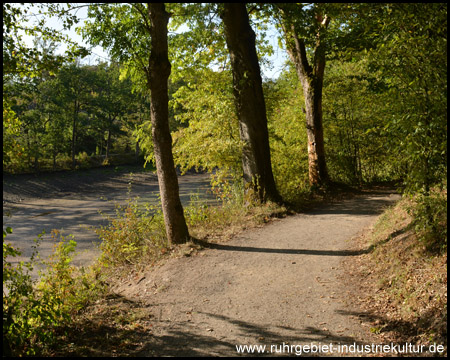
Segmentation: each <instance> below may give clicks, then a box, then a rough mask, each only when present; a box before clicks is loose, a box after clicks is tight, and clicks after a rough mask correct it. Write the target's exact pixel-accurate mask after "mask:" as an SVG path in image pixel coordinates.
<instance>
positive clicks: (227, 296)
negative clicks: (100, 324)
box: [114, 191, 399, 356]
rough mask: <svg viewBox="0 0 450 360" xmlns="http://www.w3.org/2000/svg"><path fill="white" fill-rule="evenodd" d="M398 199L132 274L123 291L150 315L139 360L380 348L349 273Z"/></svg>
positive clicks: (302, 218) (352, 206)
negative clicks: (362, 243)
mask: <svg viewBox="0 0 450 360" xmlns="http://www.w3.org/2000/svg"><path fill="white" fill-rule="evenodd" d="M398 199H399V195H397V194H395V193H393V192H390V191H385V192H384V191H379V192H376V193H366V194H364V195H360V196H356V197H354V198H352V199H347V200H343V201H340V202H339V203H334V204H329V205H325V206H321V207H319V208H316V209H315V210H314V211H310V212H308V213H305V214H297V215H294V216H290V217H288V218H285V219H279V220H276V221H274V222H272V223H271V224H268V225H265V226H263V227H261V228H256V229H250V230H248V231H246V232H244V233H242V234H241V235H240V236H238V237H236V238H235V239H233V240H231V241H229V242H226V243H222V244H210V245H209V248H208V249H205V250H201V251H199V252H198V253H195V254H191V253H189V252H187V255H188V256H184V257H181V258H174V259H170V260H169V261H167V262H165V263H164V264H161V265H160V266H157V267H156V268H152V269H149V270H148V271H146V272H143V273H139V274H136V275H134V274H131V275H130V277H129V278H128V279H126V280H125V281H124V282H123V283H122V284H117V286H116V287H115V289H114V291H115V292H116V293H117V294H118V295H119V296H121V297H123V298H124V299H126V301H130V302H133V303H136V304H140V306H141V307H142V306H144V308H147V310H148V311H149V313H148V315H147V318H148V322H147V325H148V326H147V327H146V328H145V329H142V330H141V331H142V332H141V336H142V337H141V340H142V341H141V344H140V346H138V348H139V351H137V352H136V353H134V354H135V355H138V356H236V355H239V353H238V352H237V350H236V346H238V345H257V344H260V345H266V348H265V349H264V350H263V353H264V355H295V351H296V349H297V351H298V349H299V347H298V345H303V346H308V345H311V344H316V345H330V344H332V345H333V348H332V349H331V348H329V349H331V350H332V352H331V350H328V352H327V351H326V349H325V348H324V352H323V353H322V354H318V353H315V354H311V353H310V354H304V355H307V356H308V355H315V356H317V355H321V356H336V355H345V354H344V353H345V351H344V352H341V351H340V349H339V348H338V345H343V344H350V345H352V344H354V343H357V344H360V345H370V346H371V344H377V339H376V338H375V336H374V335H373V334H372V333H371V332H370V325H369V324H368V323H366V321H365V317H364V314H363V313H361V312H360V311H359V310H358V309H357V308H355V307H354V305H353V303H352V301H350V300H351V299H352V297H353V296H356V295H357V294H355V293H353V292H351V290H350V288H349V287H345V286H344V285H343V284H344V283H343V282H342V281H341V277H342V276H343V275H344V273H343V269H342V266H341V265H342V261H343V259H348V258H349V257H356V256H358V255H361V254H362V253H364V252H365V250H354V249H352V245H351V244H352V241H351V240H352V239H353V238H354V237H357V236H359V235H360V234H361V232H363V231H365V230H367V228H368V227H370V226H372V225H373V224H374V222H375V220H376V218H377V216H378V215H379V214H380V213H381V211H382V209H383V208H385V207H386V206H389V205H392V204H393V203H394V202H395V201H396V200H398ZM367 251H368V250H367ZM142 304H144V305H142ZM138 337H139V335H138ZM135 338H136V334H135ZM283 344H284V345H285V346H284V347H283V349H284V350H283V351H282V350H281V348H282V346H283ZM291 345H292V346H293V347H291ZM296 346H297V347H296ZM275 350H278V351H282V352H276V351H275ZM242 355H249V353H248V352H247V351H245V352H244V353H242ZM348 355H352V354H348ZM353 355H354V354H353ZM356 355H358V354H356Z"/></svg>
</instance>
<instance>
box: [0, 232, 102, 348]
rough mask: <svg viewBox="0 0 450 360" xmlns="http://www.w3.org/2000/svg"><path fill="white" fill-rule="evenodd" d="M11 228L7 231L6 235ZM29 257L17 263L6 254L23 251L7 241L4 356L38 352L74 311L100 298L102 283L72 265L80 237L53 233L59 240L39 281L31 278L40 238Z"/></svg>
mask: <svg viewBox="0 0 450 360" xmlns="http://www.w3.org/2000/svg"><path fill="white" fill-rule="evenodd" d="M11 232H12V229H11V228H7V229H6V230H5V231H3V239H5V237H6V235H7V234H8V233H11ZM42 235H43V234H40V235H39V236H38V239H37V240H35V243H36V244H35V245H34V251H33V255H32V257H31V259H30V261H28V262H25V263H24V262H20V263H19V264H18V265H16V266H13V265H12V264H11V263H10V262H9V261H8V260H7V258H8V257H9V256H12V257H15V256H18V255H20V251H18V250H17V249H15V248H14V247H13V246H12V245H11V244H7V243H5V242H4V241H3V288H4V296H3V342H4V355H13V356H22V355H36V354H38V353H39V352H40V351H41V350H42V349H43V348H45V347H48V346H50V345H52V344H54V343H55V341H56V339H57V336H58V329H59V328H60V327H61V326H67V325H69V324H70V323H71V320H72V318H73V315H74V314H76V313H77V312H78V311H79V310H80V309H81V308H83V307H84V306H86V304H87V303H88V302H90V301H92V300H94V299H95V298H96V295H98V294H99V293H100V290H101V287H100V286H99V283H98V282H96V281H95V279H94V277H93V275H94V274H93V273H92V272H85V271H84V270H81V273H80V272H79V270H78V269H77V268H76V267H75V266H73V265H72V264H71V262H72V258H73V253H74V251H75V248H76V242H75V241H74V240H73V239H70V240H69V241H66V240H65V238H64V237H63V236H62V235H61V234H59V233H58V232H56V231H54V232H52V237H53V238H54V239H55V240H57V239H58V237H60V241H59V242H58V243H57V244H56V245H55V250H54V252H53V254H52V255H51V257H50V259H49V260H48V261H45V262H43V264H44V265H46V266H47V268H46V269H45V270H44V271H43V272H42V273H41V274H40V275H41V278H40V280H39V281H38V280H32V278H31V276H30V272H31V271H32V270H33V268H34V266H35V265H36V262H37V260H36V259H37V258H38V252H37V247H38V246H39V241H40V240H39V239H40V237H41V236H42Z"/></svg>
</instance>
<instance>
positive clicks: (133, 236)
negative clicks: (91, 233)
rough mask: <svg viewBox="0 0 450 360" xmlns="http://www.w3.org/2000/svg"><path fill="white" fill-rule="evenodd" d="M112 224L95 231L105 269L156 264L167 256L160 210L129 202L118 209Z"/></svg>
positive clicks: (166, 244) (135, 200)
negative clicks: (149, 262) (152, 262)
mask: <svg viewBox="0 0 450 360" xmlns="http://www.w3.org/2000/svg"><path fill="white" fill-rule="evenodd" d="M108 220H109V224H108V225H107V226H101V227H100V228H99V229H97V230H96V232H97V234H98V236H99V237H100V239H101V240H102V243H101V245H100V249H101V250H102V255H101V257H100V259H99V262H100V263H101V264H103V265H104V266H105V267H107V268H108V267H112V268H120V267H121V266H125V265H129V264H139V263H143V262H145V261H153V260H156V259H158V258H159V256H160V255H161V254H163V253H164V252H166V250H167V248H168V242H167V237H166V231H165V225H164V217H163V215H162V211H161V209H160V206H155V205H149V204H145V205H143V206H140V205H139V204H138V199H137V198H136V199H134V200H131V199H129V200H128V201H127V203H126V205H124V206H120V205H116V216H115V217H114V218H111V217H109V219H108Z"/></svg>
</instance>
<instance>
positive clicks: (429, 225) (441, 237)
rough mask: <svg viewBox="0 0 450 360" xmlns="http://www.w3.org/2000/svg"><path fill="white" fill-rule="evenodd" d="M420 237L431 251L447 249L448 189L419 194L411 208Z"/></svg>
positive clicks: (410, 211)
mask: <svg viewBox="0 0 450 360" xmlns="http://www.w3.org/2000/svg"><path fill="white" fill-rule="evenodd" d="M409 213H410V214H411V215H412V217H413V225H414V227H415V231H416V233H417V234H418V236H419V239H420V240H421V241H422V242H423V243H424V245H425V247H426V249H427V250H428V251H431V252H443V251H445V250H446V249H447V190H444V191H438V190H434V191H432V192H431V193H430V194H429V195H428V196H427V195H425V194H418V195H416V197H415V198H414V206H412V207H411V208H410V209H409Z"/></svg>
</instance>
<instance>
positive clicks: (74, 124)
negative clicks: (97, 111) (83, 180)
mask: <svg viewBox="0 0 450 360" xmlns="http://www.w3.org/2000/svg"><path fill="white" fill-rule="evenodd" d="M79 112H80V103H79V102H78V100H75V101H74V104H73V119H72V146H71V152H72V169H75V165H76V164H77V162H76V160H75V145H76V141H77V122H78V113H79Z"/></svg>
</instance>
